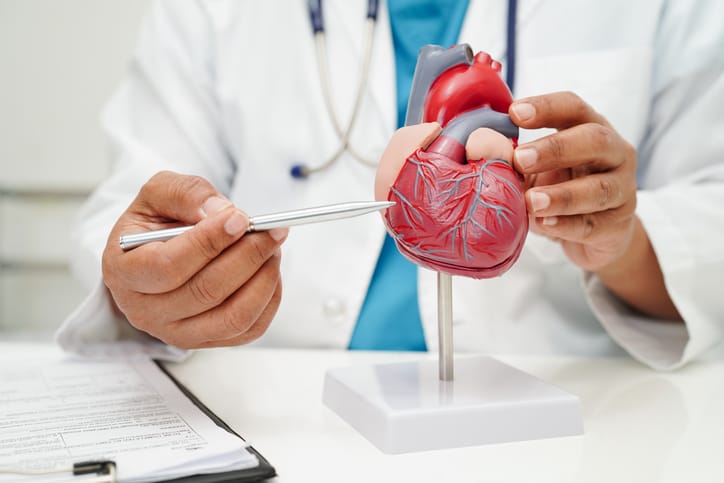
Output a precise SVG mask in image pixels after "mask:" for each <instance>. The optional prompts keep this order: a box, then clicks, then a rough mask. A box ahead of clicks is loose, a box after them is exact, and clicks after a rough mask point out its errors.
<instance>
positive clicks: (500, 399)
mask: <svg viewBox="0 0 724 483" xmlns="http://www.w3.org/2000/svg"><path fill="white" fill-rule="evenodd" d="M322 399H323V401H324V403H325V404H326V405H327V406H328V407H329V408H330V409H332V410H333V411H334V412H336V413H337V414H338V415H339V416H341V417H342V419H344V420H345V421H347V422H348V423H349V424H350V425H352V427H353V428H355V429H356V430H357V431H359V432H360V433H361V434H362V435H363V436H364V437H365V438H367V439H368V440H370V442H372V443H373V444H374V445H375V446H377V447H378V448H379V449H380V450H381V451H382V452H384V453H407V452H412V451H425V450H432V449H442V448H456V447H461V446H475V445H480V444H489V443H502V442H507V441H522V440H529V439H540V438H552V437H556V436H571V435H576V434H581V433H583V422H582V419H581V408H580V404H579V401H578V398H577V397H576V396H574V395H573V394H569V393H567V392H565V391H563V390H561V389H559V388H557V387H555V386H551V385H550V384H547V383H545V382H543V381H541V380H539V379H536V378H535V377H533V376H531V375H529V374H526V373H524V372H522V371H519V370H518V369H515V368H513V367H510V366H508V365H506V364H503V363H502V362H500V361H497V360H495V359H492V358H490V357H486V356H474V357H460V358H456V359H455V380H454V381H448V382H443V381H440V380H439V377H438V364H437V361H435V360H425V361H416V362H401V363H392V364H379V365H372V366H360V367H346V368H340V369H330V370H329V371H327V374H326V377H325V380H324V394H323V397H322Z"/></svg>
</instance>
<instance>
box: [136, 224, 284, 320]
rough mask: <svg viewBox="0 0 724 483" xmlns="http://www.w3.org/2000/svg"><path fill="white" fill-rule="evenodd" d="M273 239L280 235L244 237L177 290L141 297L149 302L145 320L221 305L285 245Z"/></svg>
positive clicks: (171, 317)
mask: <svg viewBox="0 0 724 483" xmlns="http://www.w3.org/2000/svg"><path fill="white" fill-rule="evenodd" d="M285 232H286V230H284V231H283V232H281V233H282V234H283V233H285ZM274 236H279V233H274V232H272V233H269V232H266V233H253V234H250V235H247V236H245V237H243V238H242V239H241V240H239V241H238V242H236V243H234V244H233V245H232V246H231V247H229V248H228V249H227V250H226V251H224V252H223V253H222V254H221V255H219V256H218V257H217V258H215V259H214V260H213V261H211V262H210V263H209V264H208V265H206V266H205V267H204V268H203V269H202V270H201V271H199V272H198V273H196V274H195V275H194V276H193V277H192V278H191V279H190V280H189V281H188V282H187V283H185V284H183V285H182V286H181V287H179V288H178V289H176V290H173V291H171V292H167V293H163V294H159V295H146V294H141V296H142V297H145V298H146V299H147V300H148V303H147V304H145V305H146V313H147V315H146V316H147V317H152V318H153V319H154V320H156V321H158V322H170V321H174V320H181V319H185V318H188V317H192V316H194V315H198V314H200V313H202V312H206V311H207V310H209V309H212V308H214V307H216V306H217V305H220V304H221V303H223V302H224V300H226V299H227V298H228V297H229V296H230V295H232V294H233V293H234V292H236V291H237V290H238V289H239V287H241V286H243V285H244V284H246V283H247V282H248V281H249V280H251V278H252V277H253V276H254V274H255V273H256V272H257V271H258V270H259V269H260V268H261V267H262V266H263V265H264V264H265V263H266V262H267V260H269V258H271V257H272V256H273V255H274V253H275V251H276V250H277V249H278V248H279V246H280V244H281V243H282V242H283V241H284V238H278V239H277V238H274ZM155 307H158V309H154V308H155Z"/></svg>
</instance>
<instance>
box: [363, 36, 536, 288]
mask: <svg viewBox="0 0 724 483" xmlns="http://www.w3.org/2000/svg"><path fill="white" fill-rule="evenodd" d="M512 101H513V99H512V95H511V93H510V91H509V90H508V88H507V86H506V85H505V83H504V82H503V80H502V79H501V78H500V64H499V63H498V62H496V61H494V60H492V59H491V58H490V56H489V55H487V54H485V53H478V54H477V55H475V56H474V57H473V55H472V51H471V50H470V47H469V46H467V45H459V46H455V47H452V48H450V49H443V48H441V47H438V46H426V47H424V48H423V49H422V50H421V52H420V57H419V58H418V63H417V67H416V70H415V77H414V79H413V86H412V91H411V93H410V102H409V105H408V111H407V119H406V122H405V124H406V127H404V128H402V129H400V130H398V131H397V132H396V133H395V135H394V136H393V138H392V139H391V141H390V143H389V144H388V146H387V149H386V150H385V153H384V154H383V156H382V159H381V161H380V166H379V168H378V171H377V176H376V179H375V197H376V198H377V199H378V200H390V201H395V202H396V205H395V206H393V207H392V208H389V209H387V210H386V212H385V214H384V220H385V226H386V227H387V230H388V231H389V233H390V234H391V236H392V237H393V238H394V240H395V243H396V244H397V247H398V249H399V250H400V252H401V253H402V254H403V255H404V256H406V257H407V258H409V259H410V260H412V261H413V262H414V263H417V264H419V265H421V266H423V267H426V268H429V269H432V270H435V271H438V272H442V273H447V274H451V275H463V276H467V277H472V278H490V277H495V276H498V275H502V274H503V273H504V272H506V271H507V270H508V269H509V268H510V267H511V266H512V265H513V264H514V263H515V261H516V260H517V259H518V257H519V256H520V252H521V250H522V247H523V242H524V241H525V237H526V234H527V232H528V217H527V213H526V207H525V199H524V197H523V193H522V178H521V177H520V175H519V174H518V173H517V172H515V171H514V170H513V168H512V166H511V160H512V157H513V148H514V147H515V145H516V143H517V137H518V128H517V127H516V126H515V125H514V124H513V123H512V122H511V120H510V118H509V117H508V115H507V112H508V107H509V106H510V104H511V103H512ZM421 123H422V124H421Z"/></svg>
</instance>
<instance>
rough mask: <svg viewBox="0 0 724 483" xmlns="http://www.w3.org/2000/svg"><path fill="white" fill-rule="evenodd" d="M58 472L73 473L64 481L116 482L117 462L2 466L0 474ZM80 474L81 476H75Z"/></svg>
mask: <svg viewBox="0 0 724 483" xmlns="http://www.w3.org/2000/svg"><path fill="white" fill-rule="evenodd" d="M57 473H72V474H73V476H74V478H71V479H69V480H64V481H63V483H76V482H82V483H116V481H117V480H116V463H115V461H111V460H98V461H81V462H78V463H75V464H73V467H72V468H64V469H63V468H61V469H49V470H36V469H25V468H5V467H0V474H13V475H23V476H26V477H31V476H48V475H52V474H57ZM76 476H80V477H81V478H75V477H76Z"/></svg>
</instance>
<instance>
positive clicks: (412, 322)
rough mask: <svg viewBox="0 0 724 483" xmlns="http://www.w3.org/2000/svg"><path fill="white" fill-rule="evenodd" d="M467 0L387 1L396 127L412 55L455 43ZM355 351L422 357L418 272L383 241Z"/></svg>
mask: <svg viewBox="0 0 724 483" xmlns="http://www.w3.org/2000/svg"><path fill="white" fill-rule="evenodd" d="M468 3H469V0H388V2H387V5H388V8H389V14H390V25H391V28H392V40H393V44H394V49H395V73H396V76H397V83H396V88H397V125H398V127H401V126H402V124H403V123H404V122H405V113H406V112H407V100H408V98H409V96H410V87H411V84H412V76H413V74H414V72H415V64H416V63H417V54H418V52H419V50H420V48H421V47H422V46H424V45H426V44H437V45H442V46H451V45H454V44H455V43H457V39H458V36H459V35H460V29H461V28H462V24H463V19H464V18H465V12H466V11H467V9H468ZM349 348H350V349H359V350H412V351H425V350H427V346H426V344H425V335H424V333H423V331H422V322H421V320H420V309H419V307H418V305H417V266H416V265H415V264H413V263H412V262H410V261H409V260H407V259H406V258H404V257H403V256H402V255H400V252H399V251H398V250H397V247H396V246H395V242H394V241H393V240H392V238H390V236H389V235H386V236H385V241H384V243H383V245H382V250H381V252H380V257H379V259H378V260H377V266H376V267H375V271H374V274H373V276H372V281H371V282H370V286H369V288H368V290H367V296H366V298H365V301H364V304H363V305H362V310H361V312H360V316H359V319H358V320H357V325H356V326H355V329H354V332H353V333H352V339H351V340H350V343H349Z"/></svg>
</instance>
